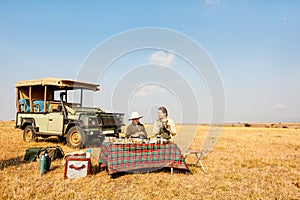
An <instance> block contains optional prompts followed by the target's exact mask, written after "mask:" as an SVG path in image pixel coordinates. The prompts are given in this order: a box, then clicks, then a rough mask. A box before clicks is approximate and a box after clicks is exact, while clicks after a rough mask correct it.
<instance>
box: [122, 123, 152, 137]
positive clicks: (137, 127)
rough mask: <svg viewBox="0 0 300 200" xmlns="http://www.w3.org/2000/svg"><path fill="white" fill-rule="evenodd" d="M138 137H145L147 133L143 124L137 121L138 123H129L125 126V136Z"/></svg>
mask: <svg viewBox="0 0 300 200" xmlns="http://www.w3.org/2000/svg"><path fill="white" fill-rule="evenodd" d="M130 136H131V137H136V138H137V137H140V136H142V137H143V138H147V137H148V135H147V131H146V129H145V127H144V125H143V124H141V123H138V124H134V123H132V124H130V125H129V126H128V127H127V130H126V137H130Z"/></svg>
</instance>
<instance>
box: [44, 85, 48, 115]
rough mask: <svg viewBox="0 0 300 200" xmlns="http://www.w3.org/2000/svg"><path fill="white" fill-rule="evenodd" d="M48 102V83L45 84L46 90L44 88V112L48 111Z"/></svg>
mask: <svg viewBox="0 0 300 200" xmlns="http://www.w3.org/2000/svg"><path fill="white" fill-rule="evenodd" d="M46 103H47V85H45V90H44V112H48V111H47V104H46Z"/></svg>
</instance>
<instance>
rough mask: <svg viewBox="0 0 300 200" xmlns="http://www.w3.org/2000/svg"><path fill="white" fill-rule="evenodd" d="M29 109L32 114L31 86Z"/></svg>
mask: <svg viewBox="0 0 300 200" xmlns="http://www.w3.org/2000/svg"><path fill="white" fill-rule="evenodd" d="M29 107H30V112H32V97H31V86H30V87H29Z"/></svg>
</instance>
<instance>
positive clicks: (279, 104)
mask: <svg viewBox="0 0 300 200" xmlns="http://www.w3.org/2000/svg"><path fill="white" fill-rule="evenodd" d="M273 108H275V109H284V108H286V105H284V104H281V103H278V104H275V105H273Z"/></svg>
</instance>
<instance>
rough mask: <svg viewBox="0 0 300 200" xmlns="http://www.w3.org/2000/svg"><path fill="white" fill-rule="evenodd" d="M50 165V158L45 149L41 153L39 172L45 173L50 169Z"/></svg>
mask: <svg viewBox="0 0 300 200" xmlns="http://www.w3.org/2000/svg"><path fill="white" fill-rule="evenodd" d="M50 165H51V158H50V156H49V154H48V152H47V150H46V151H45V153H44V154H42V157H41V159H40V174H45V173H47V172H48V171H49V170H50Z"/></svg>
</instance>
